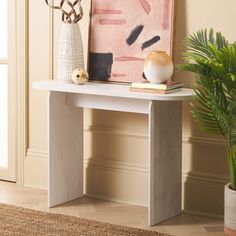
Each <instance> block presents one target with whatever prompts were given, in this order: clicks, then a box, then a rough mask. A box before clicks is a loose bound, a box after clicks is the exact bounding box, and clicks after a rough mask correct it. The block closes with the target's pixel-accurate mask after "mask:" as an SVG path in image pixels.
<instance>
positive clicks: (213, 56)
mask: <svg viewBox="0 0 236 236" xmlns="http://www.w3.org/2000/svg"><path fill="white" fill-rule="evenodd" d="M185 43H186V45H187V51H186V52H185V53H184V61H185V63H184V64H183V65H181V66H180V68H181V69H183V70H186V71H190V72H193V73H195V74H196V78H197V81H196V85H195V88H194V91H195V96H194V98H195V102H194V103H192V115H193V117H194V119H195V120H196V121H197V123H198V124H199V126H200V129H201V130H203V131H205V132H207V133H211V134H217V135H222V136H223V137H224V138H225V144H226V150H227V157H228V161H229V165H230V175H231V187H232V188H233V189H235V190H236V43H232V44H231V43H229V42H228V41H227V40H226V39H225V37H224V36H223V35H222V34H221V33H220V32H218V33H216V34H214V32H213V30H212V29H211V30H210V31H209V32H208V31H207V30H200V31H198V32H196V33H194V34H192V35H190V36H189V37H188V38H187V39H186V41H185Z"/></svg>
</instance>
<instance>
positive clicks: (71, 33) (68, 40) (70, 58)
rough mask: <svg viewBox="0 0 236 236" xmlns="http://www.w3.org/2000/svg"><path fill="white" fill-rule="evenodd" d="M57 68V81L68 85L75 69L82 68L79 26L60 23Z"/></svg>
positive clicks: (81, 44)
mask: <svg viewBox="0 0 236 236" xmlns="http://www.w3.org/2000/svg"><path fill="white" fill-rule="evenodd" d="M57 66H58V67H57V79H58V80H60V81H62V82H68V83H70V82H72V80H71V75H72V72H73V71H74V70H75V69H78V68H81V69H83V68H84V53H83V43H82V38H81V32H80V27H79V24H76V23H74V24H69V23H62V28H61V35H60V42H59V53H58V64H57Z"/></svg>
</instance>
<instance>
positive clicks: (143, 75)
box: [142, 72, 147, 80]
mask: <svg viewBox="0 0 236 236" xmlns="http://www.w3.org/2000/svg"><path fill="white" fill-rule="evenodd" d="M142 77H143V78H144V79H145V80H147V78H146V76H145V74H144V72H143V73H142Z"/></svg>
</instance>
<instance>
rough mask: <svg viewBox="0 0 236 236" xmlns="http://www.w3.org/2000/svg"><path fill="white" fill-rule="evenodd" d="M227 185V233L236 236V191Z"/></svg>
mask: <svg viewBox="0 0 236 236" xmlns="http://www.w3.org/2000/svg"><path fill="white" fill-rule="evenodd" d="M229 186H230V184H226V185H225V233H226V234H227V235H229V236H236V191H235V190H232V189H230V187H229Z"/></svg>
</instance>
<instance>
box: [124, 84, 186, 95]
mask: <svg viewBox="0 0 236 236" xmlns="http://www.w3.org/2000/svg"><path fill="white" fill-rule="evenodd" d="M183 86H184V83H183V82H174V81H168V82H166V83H160V84H153V83H150V82H141V83H132V84H131V86H130V88H129V90H130V91H132V92H143V93H156V94H169V93H175V92H178V91H180V90H181V88H183Z"/></svg>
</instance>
